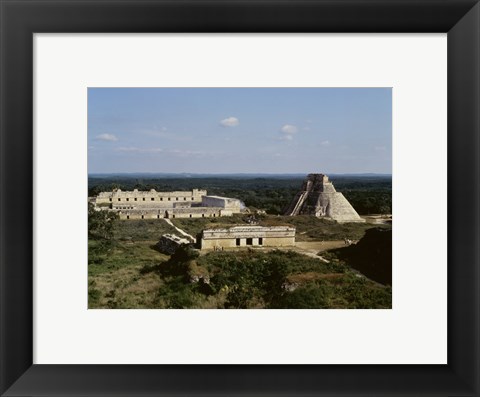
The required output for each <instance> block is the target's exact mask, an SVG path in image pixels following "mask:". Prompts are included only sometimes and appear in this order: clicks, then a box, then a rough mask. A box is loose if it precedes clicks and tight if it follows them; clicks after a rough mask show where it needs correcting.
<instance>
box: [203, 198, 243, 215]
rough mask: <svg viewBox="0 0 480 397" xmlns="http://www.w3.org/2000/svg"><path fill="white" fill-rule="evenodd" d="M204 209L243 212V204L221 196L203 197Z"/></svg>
mask: <svg viewBox="0 0 480 397" xmlns="http://www.w3.org/2000/svg"><path fill="white" fill-rule="evenodd" d="M201 205H202V207H221V208H225V209H228V210H230V211H232V212H234V213H239V212H241V209H242V202H241V201H240V200H238V199H235V198H230V197H221V196H207V195H205V196H203V197H202V204H201Z"/></svg>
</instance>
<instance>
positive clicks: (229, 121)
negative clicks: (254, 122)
mask: <svg viewBox="0 0 480 397" xmlns="http://www.w3.org/2000/svg"><path fill="white" fill-rule="evenodd" d="M220 124H221V125H223V126H224V127H236V126H238V125H239V124H240V120H238V119H237V118H236V117H227V118H226V119H223V120H221V121H220Z"/></svg>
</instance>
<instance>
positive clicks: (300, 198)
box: [285, 174, 365, 222]
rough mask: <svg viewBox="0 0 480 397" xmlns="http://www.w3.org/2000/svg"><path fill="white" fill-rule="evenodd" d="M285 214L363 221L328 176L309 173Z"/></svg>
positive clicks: (339, 220)
mask: <svg viewBox="0 0 480 397" xmlns="http://www.w3.org/2000/svg"><path fill="white" fill-rule="evenodd" d="M285 215H288V216H295V215H314V216H316V217H320V218H331V219H333V220H336V221H337V222H365V220H364V219H362V218H360V216H359V215H358V214H357V211H355V209H354V208H353V207H352V205H351V204H350V203H349V202H348V200H347V199H346V198H345V197H344V195H343V194H342V193H340V192H337V191H336V190H335V187H334V186H333V184H332V182H330V181H329V180H328V176H326V175H324V174H309V175H308V176H307V179H305V181H304V182H303V186H302V190H301V191H300V192H298V193H297V194H296V195H295V198H294V199H293V200H292V202H291V203H290V205H289V206H288V208H287V210H286V211H285Z"/></svg>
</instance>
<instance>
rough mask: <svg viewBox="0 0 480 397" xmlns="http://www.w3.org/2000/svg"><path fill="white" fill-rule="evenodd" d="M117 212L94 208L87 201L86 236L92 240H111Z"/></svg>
mask: <svg viewBox="0 0 480 397" xmlns="http://www.w3.org/2000/svg"><path fill="white" fill-rule="evenodd" d="M117 218H118V216H117V214H115V213H114V212H110V211H103V210H100V211H98V210H96V209H95V206H94V205H93V204H92V203H88V237H89V238H90V239H92V240H103V241H112V240H113V230H114V226H115V220H116V219H117Z"/></svg>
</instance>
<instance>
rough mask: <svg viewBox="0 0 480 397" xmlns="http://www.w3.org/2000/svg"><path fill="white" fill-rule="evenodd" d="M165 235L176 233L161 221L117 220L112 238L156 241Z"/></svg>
mask: <svg viewBox="0 0 480 397" xmlns="http://www.w3.org/2000/svg"><path fill="white" fill-rule="evenodd" d="M165 233H178V232H177V231H176V230H175V229H174V228H173V227H172V226H170V225H169V224H168V223H167V222H165V221H164V220H163V219H129V220H117V221H116V223H115V230H114V238H115V240H120V241H121V240H125V241H150V240H156V241H158V240H160V237H161V236H162V234H165Z"/></svg>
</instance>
